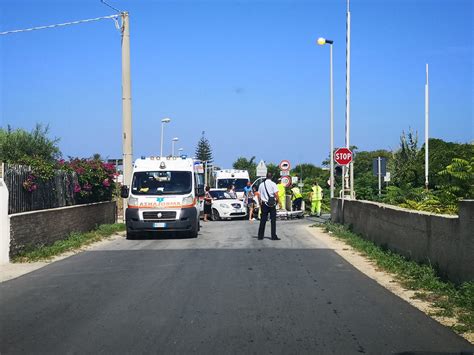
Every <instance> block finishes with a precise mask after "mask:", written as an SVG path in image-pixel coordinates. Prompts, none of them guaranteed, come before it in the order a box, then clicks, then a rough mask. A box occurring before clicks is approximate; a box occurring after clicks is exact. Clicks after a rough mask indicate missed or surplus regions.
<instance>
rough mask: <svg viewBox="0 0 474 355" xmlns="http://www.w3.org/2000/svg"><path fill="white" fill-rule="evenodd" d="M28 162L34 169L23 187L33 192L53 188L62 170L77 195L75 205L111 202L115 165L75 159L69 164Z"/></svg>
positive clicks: (58, 161)
mask: <svg viewBox="0 0 474 355" xmlns="http://www.w3.org/2000/svg"><path fill="white" fill-rule="evenodd" d="M27 163H28V166H30V167H31V168H32V173H31V174H29V175H28V177H27V178H26V180H24V181H23V188H24V189H25V190H26V191H28V192H30V193H33V192H34V191H36V190H38V189H42V188H51V187H50V182H51V181H53V180H52V179H54V177H55V176H56V175H57V173H58V171H63V172H67V173H68V175H67V176H68V178H67V179H66V181H65V183H66V187H67V188H68V189H70V191H71V194H73V196H74V197H73V199H74V200H75V203H90V202H99V201H110V200H111V199H112V196H113V193H114V192H115V189H116V186H115V178H116V177H117V171H116V169H115V165H114V164H108V163H104V162H102V161H101V160H100V159H79V158H71V159H70V160H69V161H65V160H64V159H60V160H57V161H55V162H54V163H48V162H44V161H37V160H35V159H34V158H31V159H30V160H29V161H28V162H27Z"/></svg>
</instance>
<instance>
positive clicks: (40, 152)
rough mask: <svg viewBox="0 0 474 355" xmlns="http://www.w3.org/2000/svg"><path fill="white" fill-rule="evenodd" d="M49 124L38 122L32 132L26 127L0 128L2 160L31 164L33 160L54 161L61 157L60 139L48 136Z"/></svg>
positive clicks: (0, 157)
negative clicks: (25, 128)
mask: <svg viewBox="0 0 474 355" xmlns="http://www.w3.org/2000/svg"><path fill="white" fill-rule="evenodd" d="M48 133H49V126H47V125H46V126H43V125H41V124H36V126H35V128H34V129H33V130H32V131H31V132H27V131H25V130H24V129H21V128H18V129H15V130H14V129H12V128H11V127H10V126H8V127H7V129H3V128H0V161H3V162H8V163H21V164H28V165H29V164H30V163H31V162H32V161H38V160H39V161H43V162H53V161H55V160H56V159H59V158H60V157H61V152H60V150H59V147H58V143H59V139H58V138H54V139H51V138H49V137H48Z"/></svg>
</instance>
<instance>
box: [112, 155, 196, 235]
mask: <svg viewBox="0 0 474 355" xmlns="http://www.w3.org/2000/svg"><path fill="white" fill-rule="evenodd" d="M200 169H201V166H200V164H195V161H194V160H193V159H190V158H185V157H147V158H145V157H142V158H140V159H137V160H136V161H135V163H134V165H133V173H132V185H131V186H122V191H121V196H122V197H123V198H126V199H127V208H126V210H125V224H126V226H127V239H133V238H134V237H136V236H137V235H138V234H145V233H146V234H150V233H152V232H154V233H155V234H156V233H163V232H183V233H185V234H186V235H188V236H190V237H193V238H196V237H197V236H198V231H199V228H200V225H199V214H200V207H199V198H200V197H202V196H204V184H203V183H202V174H201V173H200Z"/></svg>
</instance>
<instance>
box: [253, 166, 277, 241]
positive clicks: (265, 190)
mask: <svg viewBox="0 0 474 355" xmlns="http://www.w3.org/2000/svg"><path fill="white" fill-rule="evenodd" d="M258 192H259V194H260V197H259V199H260V208H261V209H262V217H261V219H260V226H259V227H258V239H259V240H262V239H263V236H264V234H265V224H266V223H267V219H268V214H270V219H271V222H270V224H271V232H272V240H280V238H278V236H277V235H276V206H277V204H279V203H280V201H279V198H278V187H277V186H276V184H275V183H274V182H273V181H272V174H271V173H267V179H266V180H265V181H264V182H262V183H261V184H260V186H259V188H258Z"/></svg>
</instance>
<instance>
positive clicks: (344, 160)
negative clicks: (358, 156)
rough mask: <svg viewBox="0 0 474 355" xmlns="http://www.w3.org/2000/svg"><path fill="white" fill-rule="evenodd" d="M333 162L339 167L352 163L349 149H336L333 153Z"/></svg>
mask: <svg viewBox="0 0 474 355" xmlns="http://www.w3.org/2000/svg"><path fill="white" fill-rule="evenodd" d="M334 161H335V162H336V163H338V164H339V165H348V164H350V163H351V161H352V152H351V150H350V149H349V148H338V149H337V150H336V151H335V152H334Z"/></svg>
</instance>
